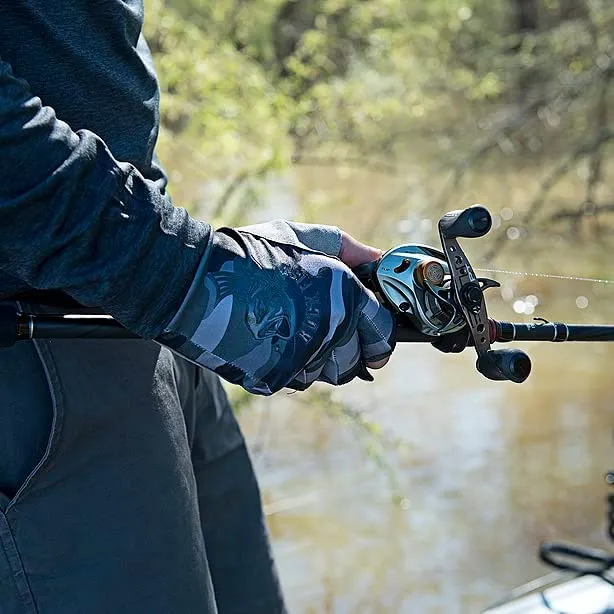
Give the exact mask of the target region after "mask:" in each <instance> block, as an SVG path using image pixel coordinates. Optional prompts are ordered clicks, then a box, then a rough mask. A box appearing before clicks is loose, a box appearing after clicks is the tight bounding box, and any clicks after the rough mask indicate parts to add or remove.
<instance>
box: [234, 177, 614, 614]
mask: <svg viewBox="0 0 614 614" xmlns="http://www.w3.org/2000/svg"><path fill="white" fill-rule="evenodd" d="M311 180H313V177H311ZM361 181H362V184H360V185H355V186H354V188H355V189H356V190H357V191H358V192H360V198H365V194H366V193H369V191H370V194H371V197H372V198H373V199H376V198H380V200H381V199H382V198H383V197H382V193H381V192H382V191H383V192H386V189H384V188H383V187H382V186H379V187H378V186H377V185H375V184H374V183H373V182H371V183H369V181H368V179H364V178H362V179H361ZM355 183H356V182H355ZM387 185H388V189H389V191H392V188H390V185H389V183H388V184H387ZM397 187H398V186H397ZM298 189H300V186H299V188H298ZM378 190H379V192H378V194H374V192H377V191H378ZM506 196H509V194H506ZM512 196H513V194H512ZM303 198H304V197H303ZM360 198H358V197H357V198H356V199H355V200H354V201H351V202H350V203H349V204H344V205H340V206H339V207H335V208H334V209H331V210H330V211H329V212H328V215H327V214H326V210H325V208H323V206H320V205H319V204H318V202H319V201H318V199H316V201H318V202H316V204H315V205H314V204H313V203H312V205H313V206H312V209H311V210H310V211H311V213H310V214H308V215H307V219H313V218H317V219H318V220H320V221H324V222H329V223H341V222H342V221H346V222H347V223H345V224H344V225H345V226H346V227H347V228H348V229H349V230H352V231H354V232H356V233H357V234H358V235H359V236H363V237H364V236H365V234H368V233H367V230H366V229H369V228H370V226H371V222H370V221H369V220H372V217H371V216H372V212H370V211H366V210H364V209H361V207H360V205H359V202H360ZM465 204H470V202H466V203H465ZM275 210H276V213H278V211H279V201H276V204H275ZM350 210H353V211H355V212H356V211H361V212H362V213H361V214H360V215H357V214H355V215H353V216H351V215H347V212H348V211H350ZM309 215H311V218H310V217H309ZM382 215H383V216H384V217H385V216H386V215H388V212H387V211H382ZM258 217H259V218H261V219H265V218H266V217H267V212H266V211H265V212H264V213H263V212H259V214H258ZM390 217H391V220H392V221H390V223H389V224H388V228H396V229H397V231H398V233H399V234H398V236H397V237H396V239H393V240H396V241H399V240H401V239H403V237H405V240H409V239H410V238H411V240H420V241H428V242H431V243H432V242H433V239H432V232H433V222H434V221H436V218H437V215H434V214H433V215H431V218H432V223H430V224H428V223H424V222H420V219H421V218H420V216H419V215H418V214H415V215H414V214H411V215H410V214H407V213H403V214H402V215H399V214H397V215H396V218H394V216H390ZM505 218H507V219H508V220H509V219H510V211H508V210H504V211H502V219H505ZM395 219H396V222H395ZM403 220H405V221H403ZM361 224H362V226H361ZM361 228H362V234H361ZM502 231H504V229H502ZM429 233H431V234H429ZM378 236H379V235H378V234H377V233H373V234H372V235H371V237H369V238H374V237H378ZM483 241H486V239H483ZM576 248H577V246H576ZM470 249H473V246H471V247H470ZM565 253H567V252H564V251H563V252H561V253H560V254H553V253H550V252H549V253H548V254H546V255H544V254H543V253H540V252H539V251H536V252H530V251H527V249H526V248H523V250H522V253H514V252H511V253H509V255H508V256H506V264H508V262H507V260H509V268H513V267H512V264H515V265H518V266H522V265H525V266H526V265H527V263H528V264H530V265H532V266H533V267H534V268H533V270H544V267H545V268H546V269H548V270H551V271H552V269H551V268H550V267H552V266H553V263H554V264H556V265H557V266H558V269H557V270H556V271H552V272H556V273H558V272H561V270H562V269H565V268H569V269H573V268H574V266H575V267H576V268H577V262H576V261H575V260H574V261H572V259H571V258H567V257H565V256H564V254H565ZM561 254H563V255H561ZM594 254H597V256H595V255H593V256H591V257H590V258H589V259H587V260H586V265H587V267H588V270H590V271H592V270H593V268H594V266H593V265H595V266H596V262H594V260H595V258H597V259H598V258H599V257H601V258H603V253H601V256H599V252H598V251H597V252H594ZM597 264H598V263H597ZM601 264H603V262H601ZM476 266H477V263H476ZM571 272H574V273H577V271H571ZM497 279H498V280H499V281H501V282H502V283H503V284H504V288H507V290H505V291H503V292H502V293H499V292H498V291H496V290H495V291H490V292H491V293H492V294H491V300H492V303H491V304H490V306H491V307H492V311H493V313H494V315H495V316H496V317H501V318H504V319H512V320H514V319H516V320H521V321H522V320H530V318H531V317H533V316H534V315H539V316H546V317H552V318H553V319H559V320H560V319H564V318H568V319H571V320H578V321H584V322H589V321H608V320H609V321H614V313H613V310H612V307H611V305H612V303H613V302H614V301H613V299H614V288H613V287H612V286H611V285H610V286H607V287H605V286H604V287H602V286H596V285H594V284H586V283H581V282H571V281H570V282H559V281H557V280H543V279H526V280H523V279H521V280H519V279H517V278H514V277H512V276H505V275H497ZM502 295H503V297H505V300H504V299H502V298H501V296H502ZM527 296H532V297H537V299H538V300H537V304H535V300H534V299H533V298H531V299H528V302H527V299H526V297H527ZM578 297H585V298H586V301H584V300H578ZM519 300H520V301H521V302H523V304H525V303H526V304H531V305H532V306H533V308H534V312H533V311H531V310H528V311H527V312H526V313H524V314H523V313H520V314H519V313H516V312H515V311H514V304H516V311H518V309H520V307H519V306H518V305H519V303H518V301H519ZM585 302H586V304H585ZM521 311H522V310H521ZM524 347H525V349H527V350H528V351H529V352H530V354H531V356H532V358H533V364H534V369H533V373H532V374H531V376H530V378H529V380H528V381H527V382H526V383H524V384H522V385H515V384H510V383H502V382H490V381H488V380H486V379H484V378H483V377H482V376H480V375H479V374H478V373H477V371H476V370H475V368H474V361H475V358H474V355H472V353H471V351H466V352H465V353H463V354H462V355H454V356H450V355H443V354H440V353H438V352H437V351H435V350H434V349H433V348H431V347H430V346H426V347H423V346H403V347H400V348H399V349H398V350H397V352H396V353H395V355H394V357H393V359H392V361H391V363H390V364H389V366H388V367H387V368H386V369H384V370H382V371H381V372H379V373H378V375H377V379H376V381H375V383H373V384H367V383H364V382H355V383H352V384H350V385H347V386H345V387H342V388H339V389H335V390H334V394H333V398H334V399H336V400H339V401H341V402H342V403H344V404H346V405H347V406H348V407H350V408H352V409H354V410H359V411H360V412H361V414H362V415H363V416H366V417H367V418H368V419H369V420H372V421H374V422H376V423H378V424H379V425H381V429H382V440H381V442H382V450H381V451H380V452H381V453H380V455H379V456H378V457H377V458H378V459H379V461H382V459H385V461H386V463H387V466H388V468H389V469H391V470H392V478H391V476H390V475H389V472H387V471H386V470H385V469H382V468H381V467H380V466H378V463H377V462H376V461H374V460H373V458H371V457H370V456H369V455H368V454H367V453H366V452H365V446H364V437H360V436H357V434H356V429H355V428H352V426H351V425H350V426H348V425H347V424H343V423H342V422H340V421H339V420H337V419H335V418H333V417H331V416H330V415H329V413H327V411H326V408H325V407H322V404H321V402H320V401H319V400H317V399H314V400H313V403H310V402H309V399H310V396H309V393H305V394H303V395H286V394H284V393H281V394H278V395H276V396H275V397H273V398H272V399H264V400H257V401H256V402H255V403H254V405H253V406H252V407H251V408H250V409H249V410H247V411H246V412H245V413H244V414H243V416H242V422H243V426H244V428H245V430H246V433H247V434H248V438H249V441H250V443H251V445H252V449H253V450H254V458H255V464H256V467H257V470H258V473H259V477H260V481H261V486H262V489H263V493H264V497H265V502H266V504H267V508H266V509H267V511H268V513H269V517H268V518H269V525H270V529H271V532H272V535H273V540H274V546H275V551H276V556H277V561H278V564H279V567H280V572H281V577H282V581H283V584H284V587H285V590H286V594H287V597H288V602H289V605H290V609H291V612H293V613H294V614H307V613H324V614H326V613H335V614H346V613H347V614H349V613H351V614H359V613H363V612H364V613H371V612H377V613H382V614H387V613H395V614H397V613H403V614H405V613H408V614H409V613H411V614H413V613H420V614H436V613H440V612H441V613H444V612H445V613H446V614H466V613H475V612H479V611H481V610H482V609H483V608H485V607H486V606H487V605H488V604H490V603H491V602H493V601H495V600H498V599H499V598H501V597H502V596H503V595H504V593H505V592H506V591H507V590H509V589H511V588H513V587H514V586H517V585H519V584H521V583H523V582H525V581H528V580H530V579H532V578H534V577H537V576H539V575H542V574H544V573H546V572H547V571H548V570H547V569H546V568H544V567H543V566H542V565H541V564H540V563H539V562H538V561H537V557H536V551H537V547H538V544H539V542H540V541H541V540H546V539H566V540H571V541H576V542H579V543H581V544H586V545H594V546H604V545H606V542H605V540H604V537H603V536H604V534H605V533H604V525H605V509H606V508H605V496H606V493H607V487H606V484H605V482H604V480H603V474H604V473H605V472H606V470H608V469H611V468H612V467H613V465H614V438H613V428H614V404H613V402H612V391H613V387H612V367H613V366H614V347H611V346H609V345H607V344H568V345H560V344H525V346H524ZM299 397H300V398H299Z"/></svg>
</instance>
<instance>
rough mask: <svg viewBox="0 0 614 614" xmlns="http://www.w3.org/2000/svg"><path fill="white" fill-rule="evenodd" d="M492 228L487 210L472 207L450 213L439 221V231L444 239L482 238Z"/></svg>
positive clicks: (479, 206)
mask: <svg viewBox="0 0 614 614" xmlns="http://www.w3.org/2000/svg"><path fill="white" fill-rule="evenodd" d="M491 226H492V218H491V217H490V213H489V212H488V209H486V208H485V207H482V205H473V206H472V207H468V208H467V209H462V210H459V211H450V213H446V214H445V215H444V216H443V217H442V218H441V219H440V220H439V231H440V232H441V236H442V237H443V238H444V239H456V238H457V237H466V238H468V239H473V238H476V237H483V236H484V235H485V234H486V233H487V232H488V231H489V230H490V227H491Z"/></svg>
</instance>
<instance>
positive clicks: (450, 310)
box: [0, 205, 614, 383]
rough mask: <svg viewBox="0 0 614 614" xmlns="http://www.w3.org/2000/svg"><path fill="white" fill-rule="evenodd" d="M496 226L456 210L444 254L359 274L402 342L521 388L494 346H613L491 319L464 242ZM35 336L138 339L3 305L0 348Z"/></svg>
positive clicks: (375, 265)
mask: <svg viewBox="0 0 614 614" xmlns="http://www.w3.org/2000/svg"><path fill="white" fill-rule="evenodd" d="M491 227H492V218H491V216H490V213H489V212H488V210H487V209H486V208H485V207H483V206H481V205H474V206H472V207H468V208H467V209H463V210H458V211H451V212H449V213H446V214H445V215H444V216H443V217H442V218H441V219H440V220H439V226H438V228H439V238H440V240H441V247H442V248H441V249H438V248H434V247H430V246H427V245H422V244H406V245H400V246H398V247H395V248H393V249H391V250H389V251H387V252H386V253H385V254H384V255H383V256H382V257H381V258H380V259H379V260H377V261H376V262H372V263H367V264H363V265H360V266H358V267H356V268H355V269H354V272H355V273H356V275H357V276H358V278H359V279H360V280H361V282H362V283H364V284H365V285H366V286H367V287H369V288H370V289H371V290H373V291H374V292H375V293H376V294H377V296H378V298H379V299H380V301H382V302H383V303H384V304H385V305H386V306H387V307H388V308H389V309H390V310H391V311H392V312H393V313H394V314H395V317H396V320H397V340H398V341H401V342H413V343H433V344H435V345H436V346H437V347H439V348H440V349H442V350H443V351H446V352H459V351H462V350H464V349H465V348H466V347H467V346H473V347H474V348H475V351H476V353H477V361H476V368H477V370H478V371H479V372H480V373H481V374H482V375H484V376H485V377H487V378H488V379H492V380H507V381H511V382H516V383H520V382H523V381H525V380H526V378H527V377H528V376H529V374H530V372H531V359H530V358H529V356H528V355H527V354H526V353H525V352H523V351H522V350H519V349H511V348H505V349H497V350H494V349H492V348H491V345H492V344H493V343H506V342H512V341H552V342H558V343H561V342H568V341H602V342H603V341H614V325H590V324H565V323H562V322H548V321H547V320H544V319H541V318H540V319H537V320H536V321H534V322H533V323H516V322H505V321H499V320H494V319H492V318H489V317H488V312H487V308H486V301H485V299H484V291H485V290H487V289H488V288H496V287H499V286H500V284H499V283H498V282H497V281H495V280H493V279H488V278H485V277H478V276H477V275H476V274H475V272H474V269H473V268H472V266H471V263H470V262H469V260H468V258H467V256H466V255H465V253H464V252H463V250H462V248H461V246H460V244H459V242H458V239H459V238H479V237H483V236H484V235H486V234H487V233H488V232H489V231H490V229H491ZM35 338H56V339H57V338H61V339H135V338H138V337H137V335H135V334H134V333H132V332H130V331H129V330H127V329H126V328H124V327H123V326H122V325H121V324H120V323H119V322H117V321H116V320H114V319H113V318H111V317H110V316H99V315H96V316H94V315H78V314H70V315H38V314H32V313H24V312H21V311H19V310H18V309H16V308H15V307H13V306H11V305H0V347H8V346H11V345H13V344H14V343H16V342H17V341H20V340H26V339H35Z"/></svg>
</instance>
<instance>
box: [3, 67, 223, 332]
mask: <svg viewBox="0 0 614 614" xmlns="http://www.w3.org/2000/svg"><path fill="white" fill-rule="evenodd" d="M210 232H211V231H210V227H209V226H208V225H207V224H203V223H199V222H196V221H195V220H192V219H191V218H190V217H189V216H188V215H187V213H186V212H185V211H184V210H182V209H177V208H174V207H173V206H172V204H171V202H170V200H169V199H168V198H166V197H165V196H163V195H161V194H160V193H159V192H158V191H157V190H156V188H155V186H154V185H153V184H152V183H151V182H148V181H146V180H145V179H143V177H142V176H141V175H140V174H139V173H138V171H136V170H135V169H134V168H133V167H131V166H129V165H125V164H120V163H118V162H117V161H116V160H114V158H113V157H112V155H111V154H110V152H109V151H108V149H107V148H106V146H105V145H104V143H103V142H102V141H101V140H100V139H99V138H97V137H96V136H95V135H94V134H92V133H91V132H87V131H81V132H79V133H74V132H73V131H72V130H71V129H70V127H69V126H68V125H67V124H65V123H63V122H61V121H59V120H58V119H57V118H56V117H55V115H54V113H53V111H52V110H51V109H49V108H48V107H43V106H42V105H41V103H40V101H39V100H38V99H37V98H35V97H33V96H32V94H31V92H30V90H29V87H28V85H27V84H26V83H25V82H24V81H22V80H19V79H17V78H16V77H15V76H13V74H12V73H11V70H10V67H9V65H8V64H6V63H4V62H1V61H0V263H1V265H0V268H1V269H2V270H4V271H6V272H7V273H8V274H10V275H14V276H15V277H18V278H19V279H23V280H24V281H26V282H27V283H28V284H29V285H30V286H32V287H33V288H37V289H61V290H63V291H65V292H66V293H68V294H70V295H71V296H73V297H74V298H76V299H77V300H78V301H79V302H81V303H83V304H85V305H91V306H98V307H102V308H103V309H105V310H106V311H107V312H108V313H110V314H111V315H113V316H115V317H116V318H117V319H118V320H120V321H121V322H122V323H124V324H125V325H126V326H128V327H129V328H131V329H132V330H134V331H135V332H137V333H139V334H141V335H143V336H146V337H154V336H156V335H158V334H159V333H160V331H161V330H162V329H163V327H164V325H165V324H166V323H167V322H168V321H169V320H170V319H171V318H172V316H173V314H174V313H175V311H176V310H177V308H178V307H179V304H180V303H181V300H182V299H183V297H184V295H185V293H186V292H187V290H188V287H189V285H190V282H191V280H192V278H193V277H194V273H195V271H196V269H197V267H198V264H199V262H200V260H201V258H202V255H203V252H204V250H205V248H206V245H207V242H208V240H209V236H210Z"/></svg>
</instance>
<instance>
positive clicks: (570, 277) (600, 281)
mask: <svg viewBox="0 0 614 614" xmlns="http://www.w3.org/2000/svg"><path fill="white" fill-rule="evenodd" d="M474 270H475V271H482V272H483V273H505V274H506V275H522V276H524V277H545V278H547V279H564V280H567V281H587V282H591V283H594V284H614V280H613V279H597V278H595V277H574V276H573V275H551V274H549V273H528V272H525V271H507V270H505V269H480V268H475V267H474Z"/></svg>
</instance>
